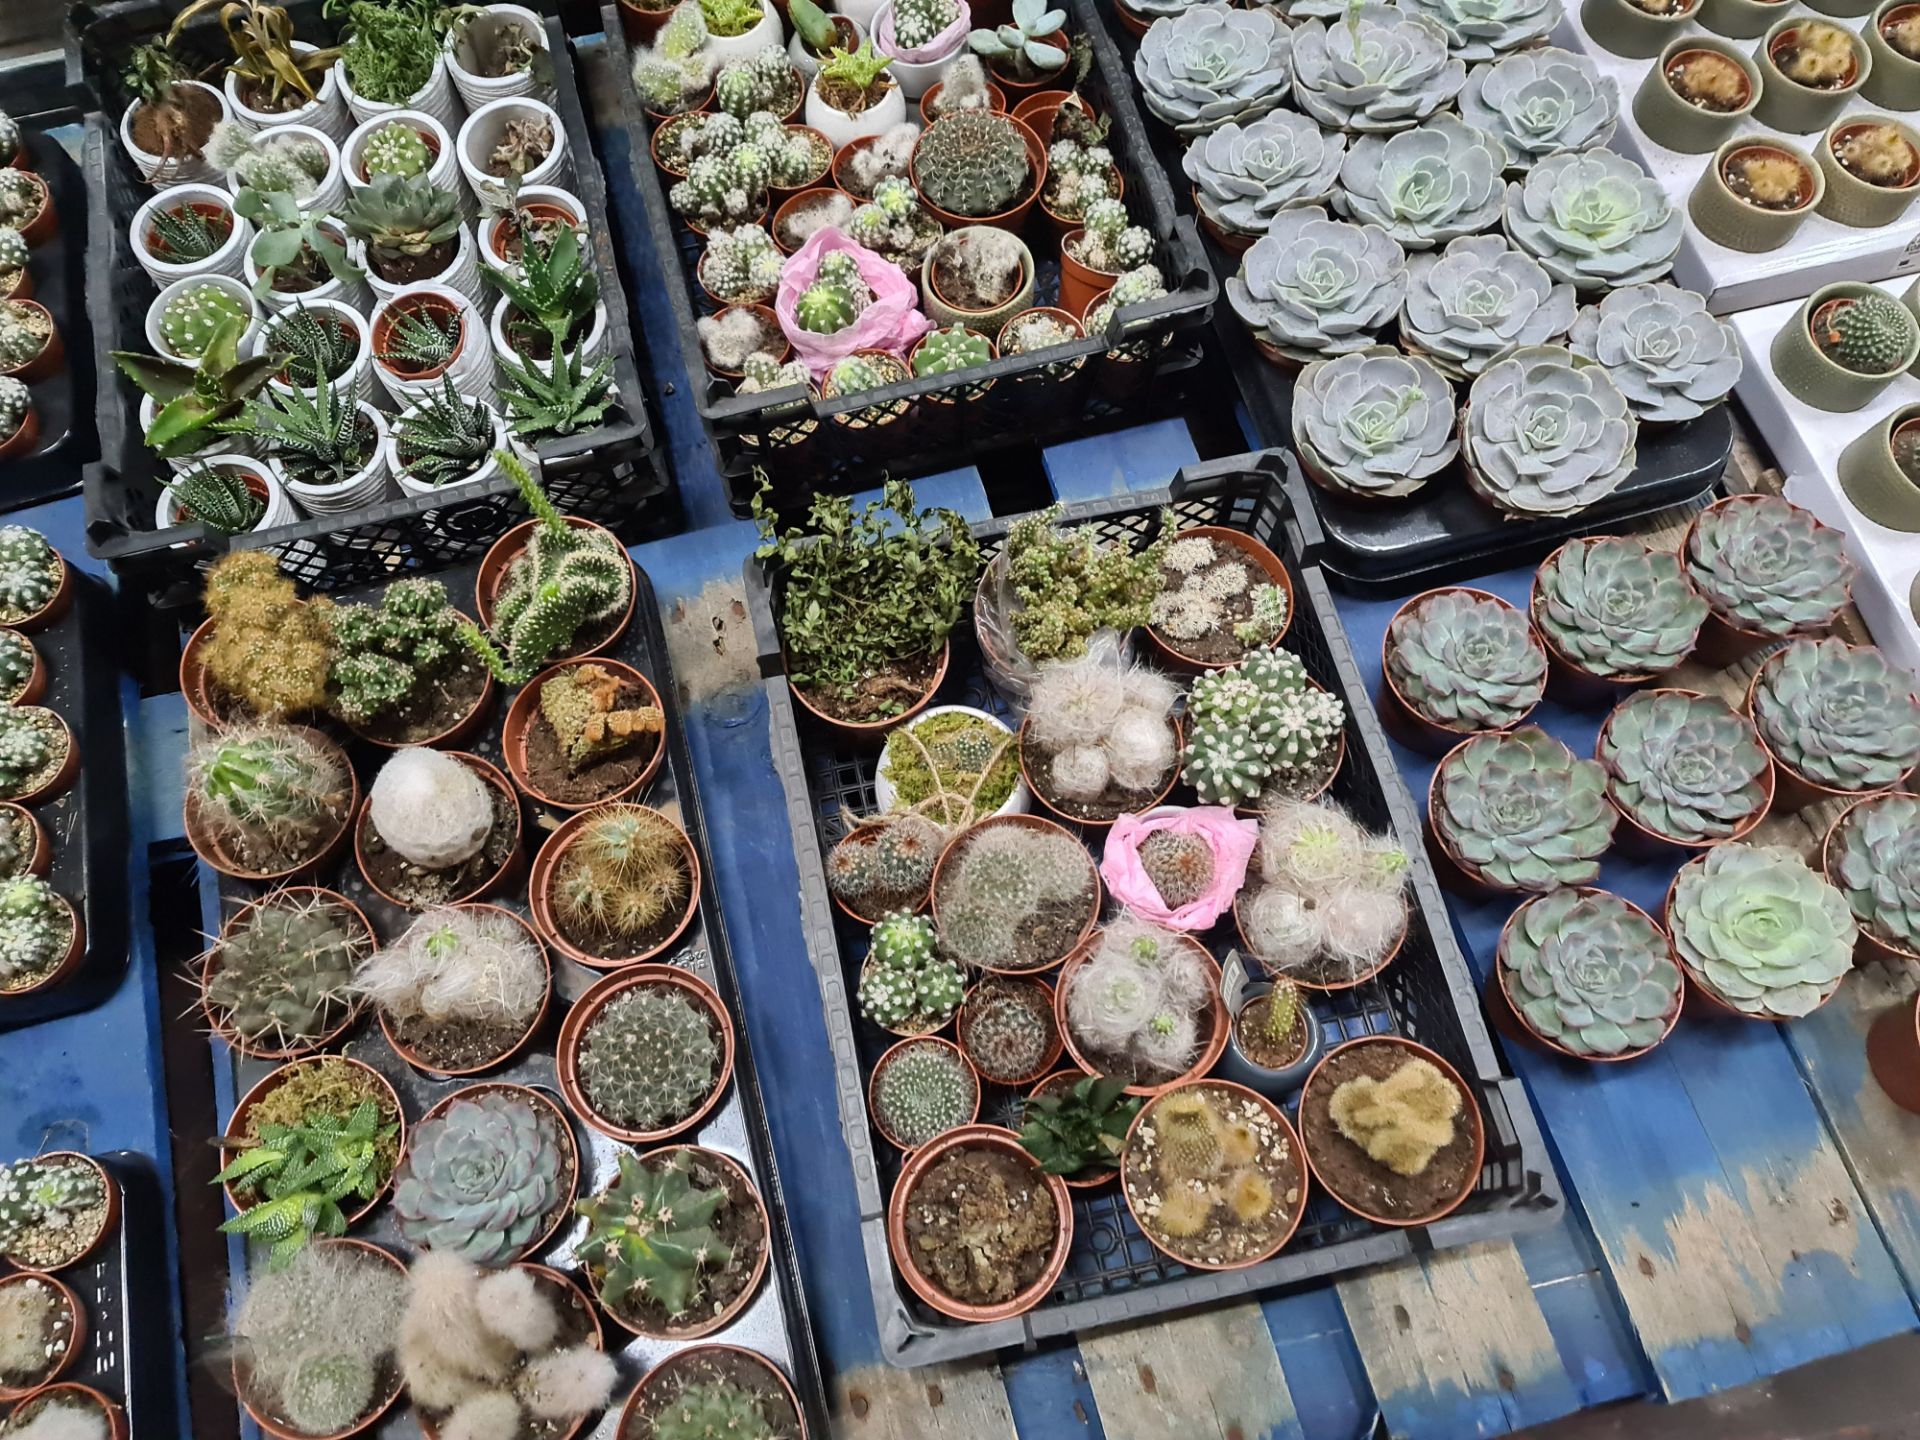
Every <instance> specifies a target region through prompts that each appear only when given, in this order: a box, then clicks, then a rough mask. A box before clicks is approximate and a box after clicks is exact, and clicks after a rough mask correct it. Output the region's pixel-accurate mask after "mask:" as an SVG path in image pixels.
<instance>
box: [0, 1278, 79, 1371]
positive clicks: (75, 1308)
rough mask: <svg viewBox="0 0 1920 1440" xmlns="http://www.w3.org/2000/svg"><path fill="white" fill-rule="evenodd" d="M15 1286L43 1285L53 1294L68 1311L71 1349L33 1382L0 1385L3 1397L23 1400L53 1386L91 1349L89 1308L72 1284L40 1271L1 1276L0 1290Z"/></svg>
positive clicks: (62, 1353)
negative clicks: (74, 1291) (89, 1342)
mask: <svg viewBox="0 0 1920 1440" xmlns="http://www.w3.org/2000/svg"><path fill="white" fill-rule="evenodd" d="M12 1285H43V1286H45V1287H46V1288H47V1290H48V1291H49V1292H50V1293H51V1294H52V1296H53V1300H54V1303H55V1304H56V1305H58V1306H59V1307H60V1309H62V1310H63V1311H65V1312H66V1317H67V1348H66V1349H65V1350H64V1351H62V1352H61V1354H60V1357H59V1359H57V1360H55V1361H54V1363H53V1365H52V1367H51V1368H50V1369H47V1370H43V1371H41V1372H40V1374H39V1375H38V1376H37V1377H36V1379H35V1382H34V1383H33V1384H32V1385H4V1384H0V1400H22V1399H25V1398H26V1397H27V1396H29V1395H31V1394H33V1392H34V1391H35V1390H38V1389H40V1388H41V1387H42V1386H45V1385H51V1384H53V1383H55V1382H56V1381H57V1380H59V1378H60V1377H61V1376H62V1375H64V1374H66V1373H67V1371H69V1370H70V1369H72V1368H73V1362H74V1361H75V1360H76V1359H78V1358H79V1356H80V1352H81V1351H82V1350H84V1349H86V1348H87V1311H86V1307H85V1306H84V1305H82V1304H81V1303H80V1297H79V1296H78V1295H76V1294H74V1293H73V1290H72V1288H71V1287H69V1286H68V1285H66V1284H65V1283H64V1282H62V1281H61V1280H59V1279H57V1278H56V1277H55V1276H52V1275H42V1274H40V1273H38V1272H37V1271H28V1270H23V1271H20V1272H18V1273H17V1274H13V1275H0V1291H4V1290H6V1289H7V1287H9V1286H12Z"/></svg>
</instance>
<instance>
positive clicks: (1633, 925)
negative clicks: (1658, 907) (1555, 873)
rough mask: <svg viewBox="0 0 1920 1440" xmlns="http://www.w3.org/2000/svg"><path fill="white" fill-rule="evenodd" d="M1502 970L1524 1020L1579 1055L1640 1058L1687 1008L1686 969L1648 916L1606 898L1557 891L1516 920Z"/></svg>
mask: <svg viewBox="0 0 1920 1440" xmlns="http://www.w3.org/2000/svg"><path fill="white" fill-rule="evenodd" d="M1497 963H1498V964H1499V965H1500V967H1501V972H1502V975H1503V978H1504V979H1505V982H1506V986H1507V993H1508V995H1509V996H1510V997H1511V998H1512V1000H1513V1007H1514V1009H1515V1010H1517V1011H1518V1012H1519V1014H1520V1017H1521V1018H1522V1019H1523V1020H1524V1021H1525V1022H1526V1023H1527V1025H1528V1026H1529V1027H1530V1028H1532V1029H1533V1031H1534V1032H1535V1033H1536V1034H1538V1035H1540V1036H1541V1037H1542V1038H1544V1039H1546V1040H1547V1041H1549V1042H1551V1043H1552V1044H1555V1045H1559V1046H1561V1047H1562V1048H1564V1049H1567V1050H1571V1051H1573V1053H1574V1054H1576V1055H1590V1056H1622V1055H1627V1054H1638V1053H1639V1052H1641V1051H1643V1050H1646V1049H1649V1048H1650V1047H1652V1046H1654V1045H1656V1044H1658V1043H1659V1042H1660V1040H1661V1038H1662V1037H1663V1036H1664V1035H1665V1034H1666V1031H1667V1025H1668V1022H1669V1021H1670V1020H1671V1019H1672V1017H1673V1015H1674V1012H1675V1011H1677V1010H1678V1009H1679V1008H1680V997H1681V989H1682V986H1681V980H1680V967H1679V966H1678V965H1676V964H1675V963H1674V960H1673V956H1672V954H1671V953H1670V952H1669V950H1668V948H1667V937H1666V936H1665V935H1663V934H1661V933H1660V929H1659V927H1658V926H1657V925H1655V924H1654V923H1653V922H1652V921H1651V920H1649V919H1648V918H1647V917H1646V915H1645V914H1643V913H1642V912H1641V911H1639V910H1637V909H1635V908H1634V907H1633V906H1631V905H1629V904H1627V902H1626V901H1624V900H1622V899H1620V898H1618V897H1617V896H1614V895H1609V894H1607V893H1605V892H1604V891H1602V892H1599V893H1596V894H1588V895H1583V894H1581V893H1580V892H1579V891H1577V890H1556V891H1554V892H1553V894H1551V895H1542V896H1540V897H1539V898H1538V899H1534V900H1529V901H1527V903H1526V904H1524V905H1522V906H1521V907H1520V908H1519V909H1518V910H1516V911H1514V913H1513V919H1512V920H1511V921H1510V922H1509V923H1508V925H1507V928H1506V930H1505V932H1504V933H1503V934H1502V935H1501V937H1500V951H1499V955H1498V957H1497Z"/></svg>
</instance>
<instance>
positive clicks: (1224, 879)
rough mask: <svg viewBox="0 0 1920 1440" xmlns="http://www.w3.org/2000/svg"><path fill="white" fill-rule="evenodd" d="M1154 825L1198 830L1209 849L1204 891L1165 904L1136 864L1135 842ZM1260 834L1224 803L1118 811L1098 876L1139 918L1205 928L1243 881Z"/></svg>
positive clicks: (1185, 832)
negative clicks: (1175, 905) (1209, 873)
mask: <svg viewBox="0 0 1920 1440" xmlns="http://www.w3.org/2000/svg"><path fill="white" fill-rule="evenodd" d="M1157 830H1171V831H1174V832H1175V833H1176V834H1182V835H1197V836H1198V837H1199V838H1200V839H1202V840H1204V841H1206V843H1207V845H1208V847H1209V848H1210V849H1211V850H1212V851H1213V884H1212V885H1211V886H1209V887H1208V888H1207V893H1206V894H1204V895H1202V896H1201V897H1200V898H1199V899H1197V900H1194V901H1191V902H1190V903H1188V904H1186V905H1182V906H1181V907H1180V908H1179V909H1178V910H1169V909H1168V908H1167V906H1166V904H1165V902H1164V901H1162V900H1161V899H1160V892H1159V891H1158V890H1156V889H1155V888H1154V885H1153V881H1152V880H1151V879H1150V878H1149V877H1148V875H1147V872H1146V870H1145V869H1144V868H1143V867H1142V866H1141V864H1140V853H1139V852H1140V843H1141V842H1142V841H1143V840H1145V839H1146V838H1147V837H1148V836H1149V835H1151V834H1153V833H1154V832H1155V831H1157ZM1259 838H1260V827H1259V825H1258V824H1256V823H1255V822H1254V821H1252V820H1242V819H1240V818H1239V817H1238V816H1237V815H1235V814H1234V813H1233V811H1231V810H1229V809H1228V808H1227V807H1226V806H1224V805H1199V806H1195V807H1194V808H1192V809H1187V810H1159V811H1155V812H1154V813H1152V814H1150V815H1122V816H1121V817H1120V818H1119V819H1118V820H1116V821H1114V822H1113V828H1112V829H1111V830H1109V831H1108V832H1107V848H1106V850H1105V851H1104V852H1103V853H1102V854H1101V857H1100V878H1101V879H1102V880H1104V881H1106V884H1107V889H1108V890H1109V891H1111V892H1112V894H1113V898H1114V899H1115V900H1118V901H1119V902H1120V903H1121V904H1123V905H1125V906H1126V907H1127V908H1128V909H1130V910H1132V911H1133V912H1134V914H1136V915H1138V916H1139V917H1140V918H1141V919H1142V920H1151V921H1153V922H1154V923H1155V924H1158V925H1165V926H1167V927H1168V928H1169V929H1173V930H1205V929H1207V928H1209V927H1210V926H1211V925H1212V924H1213V923H1214V922H1215V921H1216V920H1218V919H1219V918H1220V917H1221V916H1222V915H1224V914H1225V913H1226V912H1227V908H1228V907H1229V906H1231V905H1232V904H1233V897H1234V896H1235V895H1238V894H1239V893H1240V887H1241V886H1242V885H1244V884H1245V883H1246V880H1247V861H1249V860H1250V859H1252V858H1253V847H1254V845H1255V844H1256V843H1257V842H1258V840H1259Z"/></svg>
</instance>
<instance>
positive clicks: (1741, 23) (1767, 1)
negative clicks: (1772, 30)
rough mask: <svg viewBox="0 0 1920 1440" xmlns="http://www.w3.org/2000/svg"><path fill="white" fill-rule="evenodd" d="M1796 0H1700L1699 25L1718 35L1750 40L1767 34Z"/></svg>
mask: <svg viewBox="0 0 1920 1440" xmlns="http://www.w3.org/2000/svg"><path fill="white" fill-rule="evenodd" d="M1792 4H1793V0H1700V23H1701V24H1702V25H1704V26H1706V28H1707V29H1709V30H1711V31H1713V33H1714V34H1716V35H1725V36H1727V37H1729V38H1730V39H1734V40H1751V39H1753V38H1754V37H1755V36H1758V35H1764V34H1766V33H1767V27H1768V26H1769V25H1771V24H1773V22H1774V21H1776V20H1778V19H1779V18H1780V16H1781V15H1782V14H1783V13H1785V11H1786V10H1787V9H1788V8H1790V7H1791V6H1792Z"/></svg>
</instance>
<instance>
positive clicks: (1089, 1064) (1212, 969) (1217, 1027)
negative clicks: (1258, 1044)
mask: <svg viewBox="0 0 1920 1440" xmlns="http://www.w3.org/2000/svg"><path fill="white" fill-rule="evenodd" d="M1179 940H1180V944H1181V946H1182V947H1183V948H1185V949H1188V950H1190V951H1191V952H1192V953H1193V954H1194V955H1195V956H1196V957H1197V958H1198V959H1199V960H1200V961H1201V962H1202V968H1204V969H1205V971H1206V972H1207V993H1208V995H1209V996H1210V997H1211V999H1212V1003H1211V1005H1210V1006H1209V1010H1208V1014H1209V1024H1208V1029H1207V1037H1206V1039H1205V1041H1204V1042H1203V1043H1202V1044H1201V1046H1200V1053H1199V1057H1198V1058H1197V1059H1196V1060H1195V1061H1194V1062H1193V1064H1191V1065H1189V1066H1188V1067H1187V1068H1186V1069H1185V1070H1183V1071H1182V1072H1181V1073H1180V1074H1178V1075H1176V1076H1174V1077H1173V1078H1172V1079H1171V1080H1167V1081H1164V1082H1162V1083H1160V1084H1158V1085H1129V1086H1127V1089H1126V1093H1127V1094H1129V1095H1164V1094H1166V1093H1167V1091H1169V1090H1173V1089H1176V1088H1178V1087H1179V1086H1181V1085H1185V1084H1186V1083H1187V1082H1188V1081H1190V1080H1198V1079H1199V1078H1200V1077H1201V1076H1202V1075H1205V1074H1207V1073H1208V1072H1209V1071H1210V1070H1212V1069H1213V1067H1214V1066H1215V1065H1217V1064H1219V1063H1220V1056H1221V1055H1222V1054H1223V1053H1224V1052H1225V1050H1226V1048H1227V1021H1228V1016H1227V1004H1226V1001H1225V1000H1223V999H1221V997H1220V962H1219V961H1217V960H1215V959H1214V958H1213V956H1212V954H1211V953H1209V952H1208V950H1207V947H1206V946H1205V945H1202V944H1201V943H1200V942H1199V941H1198V940H1196V939H1194V938H1193V937H1192V936H1191V935H1181V936H1180V937H1179ZM1093 948H1094V947H1093V946H1092V945H1091V944H1088V945H1082V946H1081V947H1080V948H1079V949H1078V950H1075V951H1074V952H1073V954H1071V955H1069V956H1068V957H1067V963H1066V964H1065V965H1063V966H1061V968H1060V978H1059V979H1058V981H1057V982H1056V983H1055V984H1054V987H1053V1020H1054V1024H1055V1025H1057V1026H1058V1027H1059V1029H1060V1041H1061V1043H1062V1044H1063V1045H1065V1046H1066V1048H1067V1055H1068V1057H1069V1058H1071V1059H1072V1061H1073V1063H1074V1064H1075V1065H1077V1066H1079V1067H1080V1069H1082V1070H1083V1071H1085V1072H1086V1073H1087V1074H1089V1075H1104V1074H1107V1073H1108V1071H1107V1070H1106V1069H1104V1068H1103V1067H1102V1066H1100V1065H1099V1064H1097V1063H1095V1062H1094V1061H1093V1060H1091V1059H1089V1058H1088V1055H1087V1052H1085V1051H1083V1050H1082V1049H1081V1048H1080V1046H1079V1044H1078V1043H1077V1042H1076V1041H1075V1040H1074V1038H1073V1027H1072V1026H1071V1025H1069V1024H1068V1023H1067V991H1068V989H1069V988H1070V987H1071V986H1072V984H1073V977H1074V975H1075V974H1076V973H1078V972H1079V970H1080V968H1081V967H1082V966H1083V965H1085V964H1086V963H1087V961H1088V959H1089V958H1091V956H1092V954H1093Z"/></svg>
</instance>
